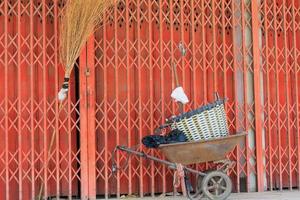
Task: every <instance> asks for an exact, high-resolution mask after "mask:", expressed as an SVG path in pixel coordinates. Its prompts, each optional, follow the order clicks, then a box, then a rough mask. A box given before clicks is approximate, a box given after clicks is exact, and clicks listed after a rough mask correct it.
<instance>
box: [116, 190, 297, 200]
mask: <svg viewBox="0 0 300 200" xmlns="http://www.w3.org/2000/svg"><path fill="white" fill-rule="evenodd" d="M121 199H126V200H127V199H132V200H137V199H139V200H153V199H160V200H169V199H176V200H181V199H182V200H183V199H187V198H184V197H172V196H171V197H159V196H158V197H157V198H153V197H152V198H150V197H145V198H134V197H125V196H122V198H121ZM241 199H243V200H300V191H298V190H295V191H281V192H277V191H275V192H262V193H239V194H236V193H233V194H231V196H230V197H229V198H228V199H227V200H241ZM203 200H206V199H205V198H204V199H203Z"/></svg>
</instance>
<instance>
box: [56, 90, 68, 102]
mask: <svg viewBox="0 0 300 200" xmlns="http://www.w3.org/2000/svg"><path fill="white" fill-rule="evenodd" d="M67 94H68V89H65V88H61V89H60V91H59V92H58V94H57V96H58V100H59V101H60V102H62V101H64V100H65V99H66V97H67Z"/></svg>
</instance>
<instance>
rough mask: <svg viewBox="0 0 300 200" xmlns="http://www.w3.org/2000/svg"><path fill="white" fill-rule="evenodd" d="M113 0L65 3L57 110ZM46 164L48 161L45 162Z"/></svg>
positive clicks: (40, 197)
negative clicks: (78, 60)
mask: <svg viewBox="0 0 300 200" xmlns="http://www.w3.org/2000/svg"><path fill="white" fill-rule="evenodd" d="M113 2H114V0H69V1H68V2H67V4H66V8H65V11H64V14H63V18H62V22H61V27H60V52H59V53H60V62H61V63H62V65H63V66H64V69H65V76H64V82H63V84H62V87H61V89H60V91H59V93H58V100H59V101H60V106H59V112H60V111H61V108H62V106H61V105H62V102H63V101H64V99H65V98H66V97H67V93H68V90H69V80H70V74H71V72H72V69H73V67H74V64H75V62H76V60H77V58H78V57H79V55H80V53H81V49H82V47H83V46H84V45H85V43H86V42H87V40H88V38H89V37H90V35H91V34H92V33H93V31H94V30H95V29H96V27H97V26H98V24H99V23H100V22H101V20H102V18H103V14H104V12H105V10H106V8H108V7H110V6H111V5H112V4H113ZM55 135H56V132H55V131H54V132H53V135H52V137H51V140H50V145H49V149H48V155H50V154H51V151H52V147H53V144H54V140H55ZM48 157H49V156H48ZM47 165H48V161H47V162H46V166H47ZM45 181H46V180H45ZM45 184H46V182H45ZM43 186H44V184H43V185H42V186H41V187H40V191H39V196H38V199H42V192H43V190H44V187H43Z"/></svg>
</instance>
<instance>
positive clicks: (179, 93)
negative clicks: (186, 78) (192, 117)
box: [171, 86, 189, 104]
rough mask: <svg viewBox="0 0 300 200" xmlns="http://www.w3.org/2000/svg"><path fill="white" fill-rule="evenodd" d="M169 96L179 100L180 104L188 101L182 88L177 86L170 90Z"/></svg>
mask: <svg viewBox="0 0 300 200" xmlns="http://www.w3.org/2000/svg"><path fill="white" fill-rule="evenodd" d="M171 97H172V98H173V99H174V100H175V101H176V102H180V103H182V104H187V103H188V102H189V99H188V97H187V96H186V94H185V93H184V91H183V88H182V87H181V86H180V87H177V88H175V89H174V90H173V91H172V94H171Z"/></svg>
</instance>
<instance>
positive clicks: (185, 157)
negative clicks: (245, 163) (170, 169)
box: [159, 133, 247, 165]
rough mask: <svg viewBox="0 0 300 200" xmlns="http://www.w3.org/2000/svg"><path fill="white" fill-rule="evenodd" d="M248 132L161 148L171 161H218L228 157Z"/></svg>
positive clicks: (167, 145) (166, 145) (186, 162)
mask: <svg viewBox="0 0 300 200" xmlns="http://www.w3.org/2000/svg"><path fill="white" fill-rule="evenodd" d="M246 135H247V133H237V134H236V135H230V136H227V137H223V138H217V139H210V140H206V141H195V142H184V143H176V144H165V145H160V146H159V149H160V150H161V151H162V152H163V154H164V155H165V156H166V157H167V159H168V160H169V161H171V162H175V163H181V164H185V165H188V164H194V163H202V162H209V161H218V160H222V159H225V158H226V155H227V154H228V153H229V152H230V151H232V150H233V148H234V147H235V146H236V145H237V144H239V143H240V142H241V141H242V140H244V139H245V136H246Z"/></svg>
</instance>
